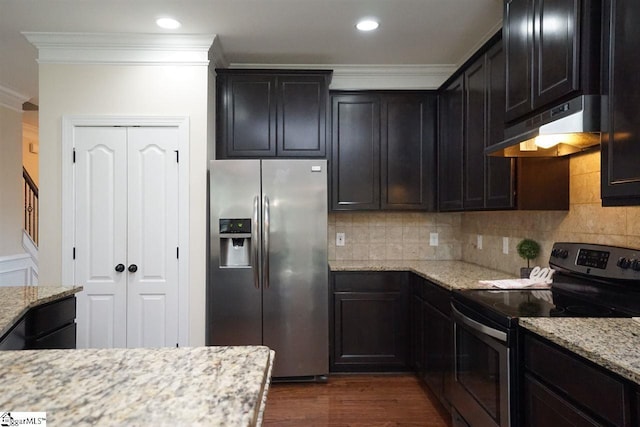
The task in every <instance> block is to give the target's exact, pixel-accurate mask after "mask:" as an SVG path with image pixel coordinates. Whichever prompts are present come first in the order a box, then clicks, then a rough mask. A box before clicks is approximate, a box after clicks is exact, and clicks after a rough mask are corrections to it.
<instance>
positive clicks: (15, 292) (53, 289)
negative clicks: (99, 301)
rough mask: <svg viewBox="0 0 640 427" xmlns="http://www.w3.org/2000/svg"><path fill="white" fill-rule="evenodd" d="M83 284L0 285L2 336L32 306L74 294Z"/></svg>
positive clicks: (0, 332) (0, 335)
mask: <svg viewBox="0 0 640 427" xmlns="http://www.w3.org/2000/svg"><path fill="white" fill-rule="evenodd" d="M81 290H82V286H2V287H0V301H2V310H0V337H2V336H3V335H4V334H5V333H7V332H8V331H9V329H11V328H12V327H13V325H15V324H16V322H18V321H19V320H20V318H21V317H22V316H23V315H24V314H25V313H26V312H27V311H28V310H29V309H30V308H32V307H35V306H38V305H41V304H46V303H48V302H52V301H55V300H58V299H62V298H65V297H68V296H70V295H73V294H75V293H77V292H80V291H81Z"/></svg>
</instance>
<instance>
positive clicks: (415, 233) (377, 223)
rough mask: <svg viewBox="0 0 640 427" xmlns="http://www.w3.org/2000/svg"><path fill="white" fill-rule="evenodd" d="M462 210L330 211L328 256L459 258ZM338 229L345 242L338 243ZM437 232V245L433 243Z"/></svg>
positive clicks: (353, 257)
mask: <svg viewBox="0 0 640 427" xmlns="http://www.w3.org/2000/svg"><path fill="white" fill-rule="evenodd" d="M461 218H462V214H444V213H432V212H344V213H331V214H329V227H328V233H329V235H328V246H329V260H359V261H364V260H447V259H460V258H461V256H462V253H461V245H460V242H461V239H460V230H461ZM336 233H345V245H344V246H336ZM432 233H437V236H438V245H437V246H432V245H430V237H431V235H432Z"/></svg>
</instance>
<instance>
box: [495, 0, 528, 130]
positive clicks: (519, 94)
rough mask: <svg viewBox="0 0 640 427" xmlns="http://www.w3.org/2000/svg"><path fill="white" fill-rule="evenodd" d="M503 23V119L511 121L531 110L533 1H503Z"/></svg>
mask: <svg viewBox="0 0 640 427" xmlns="http://www.w3.org/2000/svg"><path fill="white" fill-rule="evenodd" d="M503 22H504V24H503V25H504V26H503V30H502V31H503V37H504V39H503V40H504V48H505V53H506V90H507V91H506V104H505V108H506V116H505V118H506V121H507V122H510V121H513V120H515V119H517V118H519V117H520V116H522V115H524V114H527V113H528V112H530V111H531V108H532V99H531V72H532V55H533V52H532V49H533V2H532V0H507V1H505V9H504V20H503Z"/></svg>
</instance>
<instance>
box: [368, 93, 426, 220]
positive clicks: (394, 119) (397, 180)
mask: <svg viewBox="0 0 640 427" xmlns="http://www.w3.org/2000/svg"><path fill="white" fill-rule="evenodd" d="M436 100H437V98H436V97H435V96H433V95H427V96H419V95H397V96H393V95H391V96H384V97H383V98H382V105H381V109H382V111H381V114H382V119H381V134H382V135H381V148H382V149H381V159H380V160H381V189H380V192H381V207H382V209H403V210H407V209H419V210H433V208H434V205H435V199H434V193H435V192H434V187H435V117H436Z"/></svg>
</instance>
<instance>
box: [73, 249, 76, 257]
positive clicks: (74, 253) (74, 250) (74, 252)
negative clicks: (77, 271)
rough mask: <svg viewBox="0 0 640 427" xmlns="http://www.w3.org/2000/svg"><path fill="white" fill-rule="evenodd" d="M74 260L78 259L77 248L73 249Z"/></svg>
mask: <svg viewBox="0 0 640 427" xmlns="http://www.w3.org/2000/svg"><path fill="white" fill-rule="evenodd" d="M73 259H76V248H73Z"/></svg>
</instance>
